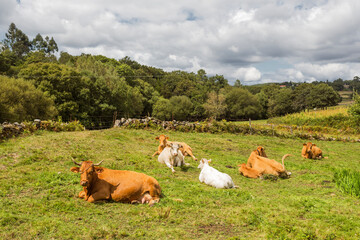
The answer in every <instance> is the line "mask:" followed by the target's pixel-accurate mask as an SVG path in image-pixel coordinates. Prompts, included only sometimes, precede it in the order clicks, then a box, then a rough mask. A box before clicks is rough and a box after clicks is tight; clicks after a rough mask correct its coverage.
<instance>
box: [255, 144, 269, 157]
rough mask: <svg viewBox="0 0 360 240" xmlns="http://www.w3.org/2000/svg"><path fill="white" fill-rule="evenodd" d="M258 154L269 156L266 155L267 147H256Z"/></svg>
mask: <svg viewBox="0 0 360 240" xmlns="http://www.w3.org/2000/svg"><path fill="white" fill-rule="evenodd" d="M256 154H257V155H259V156H260V157H266V158H267V155H266V153H265V148H264V147H261V146H259V147H258V148H257V149H256Z"/></svg>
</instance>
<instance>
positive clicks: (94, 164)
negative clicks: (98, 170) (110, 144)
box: [94, 160, 104, 166]
mask: <svg viewBox="0 0 360 240" xmlns="http://www.w3.org/2000/svg"><path fill="white" fill-rule="evenodd" d="M103 161H104V160H101V161H100V162H99V163H97V164H94V166H99V165H100V164H101V163H102V162H103Z"/></svg>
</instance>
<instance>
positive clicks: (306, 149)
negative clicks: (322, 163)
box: [301, 142, 316, 158]
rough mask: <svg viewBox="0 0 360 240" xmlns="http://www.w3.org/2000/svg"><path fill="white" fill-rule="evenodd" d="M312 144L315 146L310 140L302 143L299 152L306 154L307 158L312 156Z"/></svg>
mask: <svg viewBox="0 0 360 240" xmlns="http://www.w3.org/2000/svg"><path fill="white" fill-rule="evenodd" d="M313 146H316V145H315V144H312V143H311V142H308V143H306V144H305V143H304V144H303V149H302V151H301V154H302V155H305V156H307V157H308V158H312V155H313V152H312V148H313Z"/></svg>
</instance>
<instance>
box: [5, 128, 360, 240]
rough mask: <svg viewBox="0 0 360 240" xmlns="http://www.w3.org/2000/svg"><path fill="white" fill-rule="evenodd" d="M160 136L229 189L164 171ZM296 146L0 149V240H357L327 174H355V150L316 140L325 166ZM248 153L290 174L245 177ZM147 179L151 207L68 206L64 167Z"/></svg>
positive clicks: (114, 140) (79, 142)
mask: <svg viewBox="0 0 360 240" xmlns="http://www.w3.org/2000/svg"><path fill="white" fill-rule="evenodd" d="M162 133H165V134H166V135H168V136H169V137H170V140H177V141H185V142H186V143H188V144H189V145H190V146H191V147H192V148H193V152H194V154H195V156H196V157H197V158H199V159H201V158H208V159H209V158H211V159H212V160H213V161H212V163H211V166H213V167H215V168H216V169H218V170H220V171H222V172H225V173H228V174H229V175H230V176H231V177H232V178H233V180H234V182H235V184H236V185H238V186H239V188H238V189H215V188H213V187H210V186H207V185H205V184H203V183H200V182H199V179H198V177H199V173H200V169H198V168H197V166H198V162H195V161H193V160H192V159H191V158H190V157H186V158H185V160H186V162H188V163H190V166H189V167H185V168H175V169H176V173H174V174H173V173H172V172H171V170H170V169H169V168H167V167H166V166H165V165H161V164H160V163H159V162H158V161H157V158H155V157H154V158H152V157H151V155H152V154H153V153H154V152H155V151H156V149H157V145H158V143H157V142H156V141H155V139H154V138H155V137H156V136H158V135H159V134H162ZM304 142H305V141H304V140H302V139H281V138H277V137H267V136H251V135H249V136H244V135H236V134H210V133H183V132H158V131H155V130H129V129H121V128H114V129H108V130H101V131H83V132H60V133H55V132H45V131H40V132H36V134H34V135H31V136H26V137H20V138H12V139H9V140H7V141H5V142H2V143H0V208H1V211H0V239H359V238H360V199H359V198H358V197H355V196H351V195H348V194H345V193H343V192H342V191H341V190H340V189H339V188H337V187H336V185H335V182H334V181H333V179H334V171H336V170H342V169H352V170H357V171H359V170H360V164H359V162H360V157H359V143H351V142H339V141H332V142H329V141H316V142H315V143H316V144H317V145H318V146H319V147H320V148H321V149H322V150H323V152H324V155H325V156H327V157H328V159H322V160H310V159H302V157H301V149H302V143H304ZM258 145H262V146H264V147H265V149H266V152H267V155H268V156H269V157H270V158H272V159H276V160H278V161H280V159H281V157H282V156H283V155H284V154H287V153H290V154H293V156H292V157H289V158H287V160H286V162H285V166H286V168H287V169H288V170H289V171H291V172H292V177H291V178H289V179H279V180H277V181H272V180H261V179H248V178H245V177H243V176H241V175H240V174H239V172H238V167H237V165H238V164H240V163H244V162H246V161H247V158H248V156H249V155H250V152H251V151H252V150H254V149H255V148H256V147H257V146H258ZM71 157H74V158H75V159H76V160H77V161H80V160H92V161H94V162H99V161H100V160H104V162H103V163H102V166H103V167H107V168H111V169H122V170H132V171H137V172H142V173H145V174H148V175H150V176H153V177H155V178H156V179H157V180H158V181H159V183H160V186H161V187H162V192H163V195H164V196H163V198H162V199H161V201H160V203H159V204H157V205H155V206H154V207H149V206H147V205H130V204H121V203H116V202H105V203H104V202H103V203H96V204H92V203H88V202H85V201H84V200H83V199H79V198H77V195H78V193H79V191H80V190H81V189H82V187H81V186H80V184H79V182H80V176H79V175H78V174H75V173H72V172H71V171H70V168H71V167H73V166H74V164H73V163H72V161H71Z"/></svg>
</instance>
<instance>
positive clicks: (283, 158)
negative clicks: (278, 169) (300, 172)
mask: <svg viewBox="0 0 360 240" xmlns="http://www.w3.org/2000/svg"><path fill="white" fill-rule="evenodd" d="M289 156H291V154H285V155H284V156H283V157H282V159H281V161H282V166H283V168H284V169H285V165H284V160H285V158H287V157H289Z"/></svg>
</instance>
